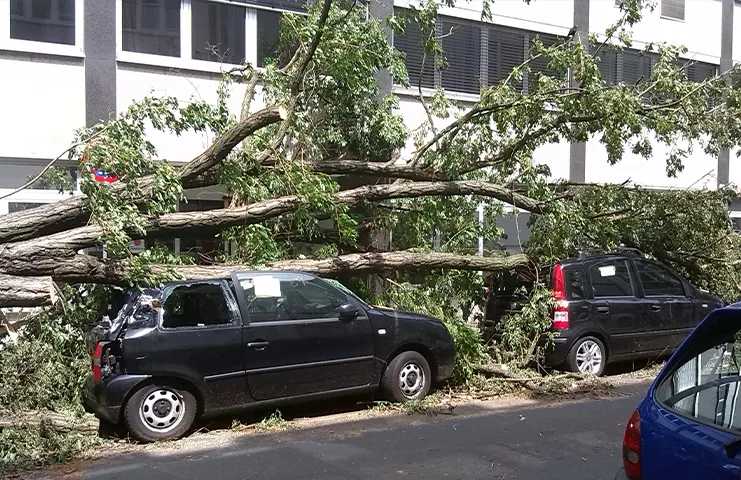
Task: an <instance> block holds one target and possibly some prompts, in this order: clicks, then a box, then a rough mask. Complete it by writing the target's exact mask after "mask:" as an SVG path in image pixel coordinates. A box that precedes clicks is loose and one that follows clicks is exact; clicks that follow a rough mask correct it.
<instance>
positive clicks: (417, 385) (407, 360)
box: [381, 351, 432, 402]
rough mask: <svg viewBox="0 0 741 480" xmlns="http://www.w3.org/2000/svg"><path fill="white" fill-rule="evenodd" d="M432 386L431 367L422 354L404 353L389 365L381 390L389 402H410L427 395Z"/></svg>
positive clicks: (382, 380)
mask: <svg viewBox="0 0 741 480" xmlns="http://www.w3.org/2000/svg"><path fill="white" fill-rule="evenodd" d="M431 384H432V372H431V371H430V365H429V364H428V363H427V360H426V359H425V357H424V356H422V354H421V353H418V352H413V351H408V352H402V353H400V354H399V355H397V356H396V357H394V359H393V360H391V362H390V363H389V364H388V366H387V367H386V371H385V372H384V373H383V379H381V388H382V389H383V393H384V395H385V396H386V398H387V399H388V400H391V401H395V402H408V401H410V400H419V399H421V398H424V397H425V395H427V392H429V391H430V385H431Z"/></svg>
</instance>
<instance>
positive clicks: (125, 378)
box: [83, 375, 150, 424]
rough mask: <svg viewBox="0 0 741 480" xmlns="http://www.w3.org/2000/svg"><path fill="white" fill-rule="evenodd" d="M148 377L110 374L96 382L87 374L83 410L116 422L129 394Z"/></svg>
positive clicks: (102, 418)
mask: <svg viewBox="0 0 741 480" xmlns="http://www.w3.org/2000/svg"><path fill="white" fill-rule="evenodd" d="M148 378H150V377H149V376H148V375H111V376H109V377H107V378H106V379H104V380H103V381H101V382H96V381H95V380H93V377H92V375H91V376H89V377H88V379H87V385H86V388H85V395H84V397H83V405H84V407H85V410H86V411H87V412H89V413H92V414H94V415H95V416H96V417H98V418H100V419H101V420H105V421H107V422H110V423H113V424H118V423H119V421H120V419H121V409H122V408H123V407H124V405H125V403H126V400H128V398H129V396H130V395H129V394H130V393H131V392H133V391H134V389H135V388H136V386H137V385H139V384H140V383H142V382H143V381H145V380H147V379H148Z"/></svg>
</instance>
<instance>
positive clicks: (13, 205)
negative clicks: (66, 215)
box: [8, 202, 45, 213]
mask: <svg viewBox="0 0 741 480" xmlns="http://www.w3.org/2000/svg"><path fill="white" fill-rule="evenodd" d="M41 205H45V204H44V203H33V202H8V213H15V212H20V211H23V210H28V209H30V208H36V207H40V206H41Z"/></svg>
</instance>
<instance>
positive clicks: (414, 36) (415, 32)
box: [394, 12, 435, 88]
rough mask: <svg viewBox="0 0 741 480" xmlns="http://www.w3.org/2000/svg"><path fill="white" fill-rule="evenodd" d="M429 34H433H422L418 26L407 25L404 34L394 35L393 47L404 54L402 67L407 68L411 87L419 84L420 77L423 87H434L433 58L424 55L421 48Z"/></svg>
mask: <svg viewBox="0 0 741 480" xmlns="http://www.w3.org/2000/svg"><path fill="white" fill-rule="evenodd" d="M397 14H398V12H397ZM430 33H434V32H422V31H421V30H420V28H419V25H418V24H416V23H409V24H408V25H407V27H406V29H405V30H404V33H401V34H395V35H394V47H395V48H396V49H397V50H399V51H401V52H403V53H404V65H406V67H407V72H408V73H409V84H410V85H411V86H412V87H416V86H417V85H419V84H420V77H421V85H422V86H423V87H426V88H434V86H435V58H434V56H431V55H429V54H425V51H424V48H423V46H422V43H423V42H424V40H425V39H427V38H429V36H430Z"/></svg>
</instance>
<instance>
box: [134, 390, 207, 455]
mask: <svg viewBox="0 0 741 480" xmlns="http://www.w3.org/2000/svg"><path fill="white" fill-rule="evenodd" d="M197 408H198V403H197V402H196V399H195V397H194V396H193V394H192V393H190V392H189V391H187V390H185V389H182V388H176V387H174V386H172V385H170V384H161V385H145V386H143V387H142V388H140V389H139V390H137V391H136V392H135V393H134V394H133V395H132V396H131V398H130V399H129V401H128V402H126V406H125V407H124V422H125V423H126V428H127V429H128V430H129V433H131V436H132V437H134V438H135V439H137V440H139V441H142V442H156V441H159V440H174V439H176V438H180V437H182V436H183V435H184V434H185V433H186V432H187V431H188V429H190V427H191V426H192V425H193V420H195V418H196V410H197Z"/></svg>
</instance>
